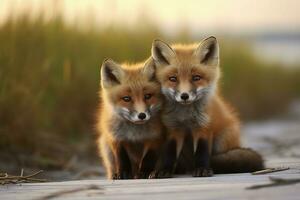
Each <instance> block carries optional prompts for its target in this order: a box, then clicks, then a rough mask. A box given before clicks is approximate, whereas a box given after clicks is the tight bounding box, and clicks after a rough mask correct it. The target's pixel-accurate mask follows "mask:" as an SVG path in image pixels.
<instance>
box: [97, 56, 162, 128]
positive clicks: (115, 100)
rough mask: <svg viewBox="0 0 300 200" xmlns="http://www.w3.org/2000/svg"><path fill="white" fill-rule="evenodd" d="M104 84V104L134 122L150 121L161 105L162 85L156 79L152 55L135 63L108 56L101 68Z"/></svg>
mask: <svg viewBox="0 0 300 200" xmlns="http://www.w3.org/2000/svg"><path fill="white" fill-rule="evenodd" d="M101 87H102V96H103V100H104V101H105V103H106V104H105V106H110V107H111V111H112V112H114V113H115V114H116V115H117V116H118V117H120V118H121V119H124V120H128V121H130V122H132V123H135V124H143V123H145V122H147V121H148V120H150V118H151V117H153V116H154V115H155V114H156V113H157V112H158V111H159V109H160V107H161V98H160V85H159V83H158V82H157V81H155V66H154V63H153V61H152V60H151V59H149V60H148V61H147V62H146V63H141V64H136V65H127V64H118V63H116V62H114V61H113V60H111V59H107V60H105V61H104V62H103V64H102V68H101Z"/></svg>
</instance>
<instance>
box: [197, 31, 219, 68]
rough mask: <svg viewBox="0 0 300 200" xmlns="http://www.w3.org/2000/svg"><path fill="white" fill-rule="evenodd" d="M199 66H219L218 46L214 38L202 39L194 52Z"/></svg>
mask: <svg viewBox="0 0 300 200" xmlns="http://www.w3.org/2000/svg"><path fill="white" fill-rule="evenodd" d="M194 54H195V56H197V58H199V60H200V63H201V64H205V65H210V66H218V65H219V44H218V41H217V39H216V38H215V37H214V36H210V37H208V38H206V39H204V40H203V41H202V42H201V43H200V44H199V46H198V47H197V49H196V50H195V52H194Z"/></svg>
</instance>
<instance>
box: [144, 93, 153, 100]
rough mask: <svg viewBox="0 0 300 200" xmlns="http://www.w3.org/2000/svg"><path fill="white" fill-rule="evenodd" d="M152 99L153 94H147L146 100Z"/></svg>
mask: <svg viewBox="0 0 300 200" xmlns="http://www.w3.org/2000/svg"><path fill="white" fill-rule="evenodd" d="M151 97H152V94H145V96H144V98H145V99H146V100H149V99H151Z"/></svg>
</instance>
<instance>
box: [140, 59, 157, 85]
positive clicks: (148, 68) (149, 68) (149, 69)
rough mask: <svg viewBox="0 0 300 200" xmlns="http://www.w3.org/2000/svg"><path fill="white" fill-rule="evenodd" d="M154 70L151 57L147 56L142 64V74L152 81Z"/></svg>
mask: <svg viewBox="0 0 300 200" xmlns="http://www.w3.org/2000/svg"><path fill="white" fill-rule="evenodd" d="M155 71H156V67H155V64H154V60H153V59H152V58H149V59H148V60H147V61H146V63H145V65H144V68H143V74H145V75H146V77H147V78H148V80H150V81H152V80H154V79H155Z"/></svg>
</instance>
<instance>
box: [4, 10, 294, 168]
mask: <svg viewBox="0 0 300 200" xmlns="http://www.w3.org/2000/svg"><path fill="white" fill-rule="evenodd" d="M183 33H184V32H183ZM154 38H162V39H166V40H167V41H170V40H168V38H166V36H165V35H163V34H162V33H161V32H160V31H159V30H158V29H157V28H156V26H154V25H151V24H147V25H145V26H142V25H141V26H139V27H136V28H135V29H127V28H126V27H122V26H121V25H118V26H111V27H106V28H102V29H100V30H99V29H96V28H90V29H89V30H81V29H79V28H76V27H73V26H68V25H66V24H65V23H64V22H63V20H62V19H61V17H59V16H58V17H56V18H55V19H53V20H51V21H46V20H44V19H43V16H41V17H39V18H37V19H35V20H32V19H29V17H28V15H26V14H25V15H23V16H21V17H19V18H17V19H15V20H13V19H12V18H11V19H8V20H7V21H6V22H5V23H4V24H3V25H2V26H1V27H0V44H1V45H0V135H1V138H0V152H1V153H0V160H1V162H2V161H6V162H7V163H14V165H15V166H18V167H19V168H21V167H24V166H30V167H40V168H59V169H60V168H62V167H63V166H65V165H66V163H67V161H68V159H70V158H71V157H72V156H73V155H79V156H80V157H81V158H82V159H90V160H95V159H96V150H95V145H94V142H93V141H94V138H95V131H94V124H95V121H94V119H95V117H94V116H95V113H96V108H97V102H98V94H97V92H98V86H99V68H100V65H101V62H102V60H103V59H104V58H107V57H111V58H113V59H115V60H116V61H125V60H129V61H141V60H143V59H146V58H147V57H148V56H149V53H150V47H151V43H152V40H153V39H154ZM199 39H200V38H199ZM172 40H173V41H181V42H185V41H189V40H191V38H189V37H188V34H179V35H178V36H176V37H175V38H173V39H172ZM221 65H222V71H223V79H222V82H221V86H222V88H223V93H224V94H225V96H226V97H227V99H229V101H230V102H231V103H232V104H233V105H235V106H236V107H237V110H239V111H240V113H241V116H242V117H243V119H262V118H268V117H274V116H276V115H278V114H280V113H282V112H283V111H285V110H286V108H287V107H288V105H289V104H290V102H291V101H293V100H294V99H295V98H299V96H300V81H299V78H298V77H299V75H300V71H299V70H298V69H299V68H298V69H295V68H294V69H290V70H287V69H284V68H282V67H280V66H273V65H272V66H271V64H267V63H262V62H260V61H259V60H257V59H256V58H255V57H254V56H253V55H252V54H251V51H250V49H248V46H247V45H244V44H241V43H239V44H234V45H233V44H232V43H229V42H228V41H227V42H226V40H224V41H221Z"/></svg>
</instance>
